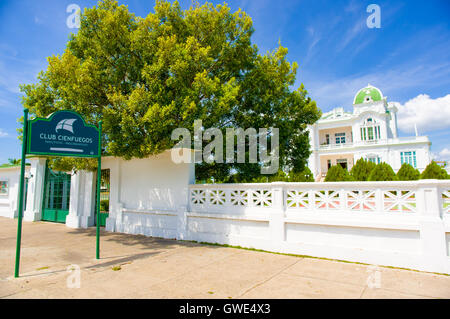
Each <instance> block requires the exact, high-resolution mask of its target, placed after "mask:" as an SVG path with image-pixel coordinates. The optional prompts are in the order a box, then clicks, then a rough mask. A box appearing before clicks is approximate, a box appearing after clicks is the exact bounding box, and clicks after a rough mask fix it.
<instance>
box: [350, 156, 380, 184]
mask: <svg viewBox="0 0 450 319" xmlns="http://www.w3.org/2000/svg"><path fill="white" fill-rule="evenodd" d="M375 166H377V164H375V163H373V162H371V161H366V160H365V159H363V158H360V159H359V160H357V161H356V164H355V165H354V166H353V167H352V170H351V171H350V175H351V176H352V177H353V180H355V181H367V180H369V175H370V173H371V172H372V170H373V169H374V168H375Z"/></svg>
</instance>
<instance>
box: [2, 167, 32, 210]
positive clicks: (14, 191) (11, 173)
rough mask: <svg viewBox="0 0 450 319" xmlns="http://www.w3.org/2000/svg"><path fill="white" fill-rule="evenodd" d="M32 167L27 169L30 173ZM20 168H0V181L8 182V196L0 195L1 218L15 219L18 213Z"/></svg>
mask: <svg viewBox="0 0 450 319" xmlns="http://www.w3.org/2000/svg"><path fill="white" fill-rule="evenodd" d="M29 171H30V167H29V166H26V167H25V172H29ZM19 179H20V166H14V167H7V168H0V181H7V182H8V194H6V195H2V194H0V216H2V217H8V218H14V217H17V214H18V213H17V212H18V202H17V200H18V197H19Z"/></svg>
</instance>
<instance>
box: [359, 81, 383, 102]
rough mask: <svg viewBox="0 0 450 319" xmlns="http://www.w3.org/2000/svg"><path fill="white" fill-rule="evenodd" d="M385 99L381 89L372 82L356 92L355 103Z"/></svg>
mask: <svg viewBox="0 0 450 319" xmlns="http://www.w3.org/2000/svg"><path fill="white" fill-rule="evenodd" d="M382 99H383V94H381V91H380V90H379V89H377V88H376V87H374V86H371V85H370V84H368V85H367V87H365V88H363V89H361V90H359V91H358V93H356V95H355V99H354V100H353V104H362V103H371V102H376V101H381V100H382Z"/></svg>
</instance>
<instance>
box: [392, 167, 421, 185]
mask: <svg viewBox="0 0 450 319" xmlns="http://www.w3.org/2000/svg"><path fill="white" fill-rule="evenodd" d="M419 177H420V172H419V170H418V169H415V168H414V167H412V166H411V165H410V164H408V163H403V164H402V167H400V169H399V171H398V172H397V179H398V180H399V181H415V180H418V179H419Z"/></svg>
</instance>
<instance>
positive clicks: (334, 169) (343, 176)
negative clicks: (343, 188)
mask: <svg viewBox="0 0 450 319" xmlns="http://www.w3.org/2000/svg"><path fill="white" fill-rule="evenodd" d="M351 180H352V178H351V176H350V174H349V173H348V171H347V170H346V169H344V168H343V167H342V166H341V165H339V164H338V165H333V166H331V167H330V169H329V170H328V172H327V176H326V177H325V182H346V181H351Z"/></svg>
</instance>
